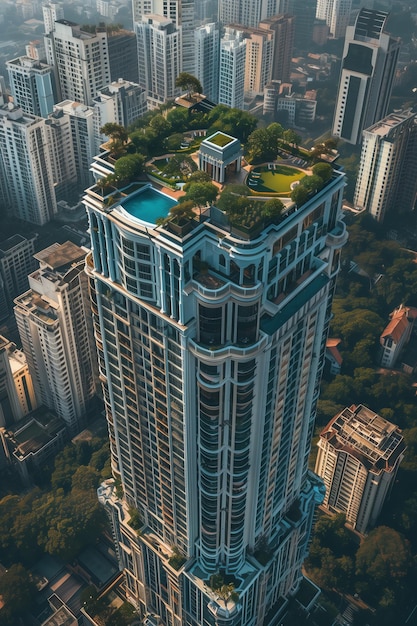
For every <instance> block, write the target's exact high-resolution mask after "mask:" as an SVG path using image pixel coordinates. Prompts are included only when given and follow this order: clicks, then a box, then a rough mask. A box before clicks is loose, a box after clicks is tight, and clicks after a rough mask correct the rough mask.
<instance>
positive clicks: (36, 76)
mask: <svg viewBox="0 0 417 626" xmlns="http://www.w3.org/2000/svg"><path fill="white" fill-rule="evenodd" d="M6 68H7V72H8V74H9V83H10V92H11V95H12V96H13V102H14V104H15V105H16V106H19V107H20V108H21V109H22V110H23V111H24V112H25V113H31V114H32V115H39V116H40V117H47V116H48V115H49V113H51V112H52V109H53V106H54V104H55V75H54V68H53V67H52V66H51V65H47V64H46V63H41V62H40V61H34V60H33V59H30V58H29V57H18V58H17V59H12V60H11V61H7V62H6Z"/></svg>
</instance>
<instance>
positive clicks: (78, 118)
mask: <svg viewBox="0 0 417 626" xmlns="http://www.w3.org/2000/svg"><path fill="white" fill-rule="evenodd" d="M95 114H96V109H95V107H88V106H86V105H85V104H80V103H79V102H74V101H73V100H63V101H62V102H58V104H56V105H55V106H54V115H55V116H59V115H63V116H66V117H67V118H68V119H69V124H70V129H71V141H72V152H73V154H74V155H76V158H75V171H76V177H77V189H85V188H86V187H88V185H91V183H92V182H93V177H92V174H91V172H90V165H91V163H92V162H93V157H94V155H95V154H97V153H98V151H99V146H100V143H102V141H101V137H102V136H101V135H100V133H99V132H98V133H97V134H96V132H95V119H96V115H95Z"/></svg>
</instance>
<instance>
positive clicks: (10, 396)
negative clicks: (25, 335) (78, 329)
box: [0, 335, 37, 428]
mask: <svg viewBox="0 0 417 626" xmlns="http://www.w3.org/2000/svg"><path fill="white" fill-rule="evenodd" d="M36 406H37V403H36V397H35V391H34V388H33V382H32V377H31V375H30V374H29V368H28V365H27V362H26V357H25V355H24V354H23V352H22V351H21V350H18V349H17V348H16V344H14V343H13V342H12V341H9V340H8V339H6V337H3V336H2V335H0V427H2V428H4V427H8V426H11V425H12V424H14V423H15V422H18V421H19V420H21V419H22V417H24V416H25V415H27V414H28V413H30V412H31V411H33V410H34V409H36Z"/></svg>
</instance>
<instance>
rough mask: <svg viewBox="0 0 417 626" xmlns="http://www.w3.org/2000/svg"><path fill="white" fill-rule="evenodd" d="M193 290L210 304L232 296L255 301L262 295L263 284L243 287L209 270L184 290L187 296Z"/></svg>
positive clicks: (198, 275)
mask: <svg viewBox="0 0 417 626" xmlns="http://www.w3.org/2000/svg"><path fill="white" fill-rule="evenodd" d="M193 290H194V291H197V293H198V294H199V295H200V296H202V298H203V299H204V300H206V301H209V302H212V301H213V300H220V299H226V298H227V297H229V296H232V295H233V296H236V297H237V298H239V299H242V300H246V299H248V300H249V299H250V300H253V299H254V298H257V297H258V296H260V295H261V293H262V290H263V285H262V283H258V284H256V285H251V286H246V287H241V286H240V285H238V284H236V283H233V282H231V281H228V280H227V279H226V278H224V277H222V276H220V275H218V274H216V273H215V272H214V271H213V270H208V271H207V272H200V273H199V274H197V275H195V276H194V278H193V280H192V281H191V282H190V283H189V284H188V285H187V287H186V288H185V289H184V291H185V293H186V294H187V295H188V294H189V293H191V291H193Z"/></svg>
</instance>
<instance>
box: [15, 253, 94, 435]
mask: <svg viewBox="0 0 417 626" xmlns="http://www.w3.org/2000/svg"><path fill="white" fill-rule="evenodd" d="M85 255H86V252H85V250H83V249H81V248H79V247H78V246H76V245H75V244H73V243H71V242H69V241H68V242H66V243H64V244H54V245H52V246H50V247H49V248H46V249H45V250H43V251H42V252H39V253H38V254H36V258H37V259H38V260H39V270H37V271H35V272H33V273H32V274H31V275H30V276H29V285H30V290H29V291H27V292H25V293H24V294H22V295H21V296H19V297H18V298H16V300H15V305H16V306H15V316H16V322H17V327H18V330H19V335H20V339H21V342H22V346H23V351H24V353H25V355H26V358H27V361H28V365H29V371H30V373H31V375H32V379H33V381H34V385H35V391H36V397H37V400H38V404H39V405H40V404H44V405H45V406H47V407H48V408H50V409H51V410H53V411H55V413H56V414H57V416H58V417H59V418H60V419H62V420H63V421H64V422H65V424H66V426H67V428H68V430H69V432H70V434H71V435H74V434H76V433H77V432H79V430H80V428H81V426H82V424H83V420H84V418H85V417H86V413H87V412H88V409H89V403H90V401H91V400H92V399H93V397H94V395H95V388H96V376H95V360H94V358H93V345H92V337H91V334H92V329H91V327H90V324H91V313H90V310H89V306H88V293H87V277H86V275H85V272H84V260H85Z"/></svg>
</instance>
